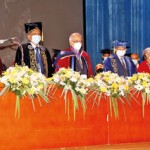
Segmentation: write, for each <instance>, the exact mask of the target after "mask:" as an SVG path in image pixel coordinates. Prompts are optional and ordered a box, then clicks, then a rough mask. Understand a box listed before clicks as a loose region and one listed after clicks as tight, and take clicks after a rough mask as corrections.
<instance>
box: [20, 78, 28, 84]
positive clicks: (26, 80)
mask: <svg viewBox="0 0 150 150" xmlns="http://www.w3.org/2000/svg"><path fill="white" fill-rule="evenodd" d="M21 80H22V83H23V84H29V80H28V79H27V78H22V79H21Z"/></svg>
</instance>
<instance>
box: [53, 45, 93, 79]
mask: <svg viewBox="0 0 150 150" xmlns="http://www.w3.org/2000/svg"><path fill="white" fill-rule="evenodd" d="M66 51H68V52H69V51H70V52H71V50H70V48H68V49H66ZM81 56H82V57H84V58H85V60H86V62H87V67H88V75H87V76H88V77H90V76H92V75H93V72H92V64H91V60H90V57H89V55H88V53H87V52H85V51H82V52H81ZM70 58H71V56H69V57H68V56H66V57H65V56H64V57H62V58H60V59H58V61H57V63H56V68H55V72H57V71H58V70H59V69H60V68H70Z"/></svg>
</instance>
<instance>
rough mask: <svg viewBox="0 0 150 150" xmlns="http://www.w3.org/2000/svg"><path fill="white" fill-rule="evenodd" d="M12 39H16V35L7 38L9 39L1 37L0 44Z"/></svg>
mask: <svg viewBox="0 0 150 150" xmlns="http://www.w3.org/2000/svg"><path fill="white" fill-rule="evenodd" d="M14 39H16V37H12V38H9V39H2V40H0V44H3V43H5V42H7V41H9V40H14Z"/></svg>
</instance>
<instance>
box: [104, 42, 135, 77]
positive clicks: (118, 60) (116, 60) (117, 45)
mask: <svg viewBox="0 0 150 150" xmlns="http://www.w3.org/2000/svg"><path fill="white" fill-rule="evenodd" d="M113 44H114V53H115V54H114V55H111V56H110V57H109V58H107V59H106V60H105V62H104V71H111V72H113V73H117V74H118V75H119V76H124V77H127V76H132V75H133V74H134V73H136V67H135V65H134V63H133V61H132V60H131V58H130V57H127V56H124V55H125V53H126V51H127V48H126V47H127V42H125V41H118V40H116V41H114V42H113Z"/></svg>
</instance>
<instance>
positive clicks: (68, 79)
mask: <svg viewBox="0 0 150 150" xmlns="http://www.w3.org/2000/svg"><path fill="white" fill-rule="evenodd" d="M48 81H49V83H50V88H52V86H53V84H54V85H56V84H57V87H63V91H62V94H61V96H62V95H64V98H65V104H66V105H67V93H68V92H71V94H72V98H73V106H74V119H75V115H76V113H75V112H76V110H77V109H78V99H79V100H80V101H81V104H82V108H83V111H84V112H85V111H86V103H85V99H84V97H85V95H86V94H87V91H88V88H87V87H88V86H87V82H86V78H84V77H83V76H82V75H80V73H79V72H75V71H73V70H72V69H65V68H61V69H60V70H59V71H58V72H56V73H55V74H54V75H53V77H52V78H49V79H48ZM55 89H57V88H55ZM68 104H69V103H68ZM66 107H67V106H66ZM67 108H69V106H68V107H67ZM68 112H69V110H68ZM68 116H69V115H68Z"/></svg>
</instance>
